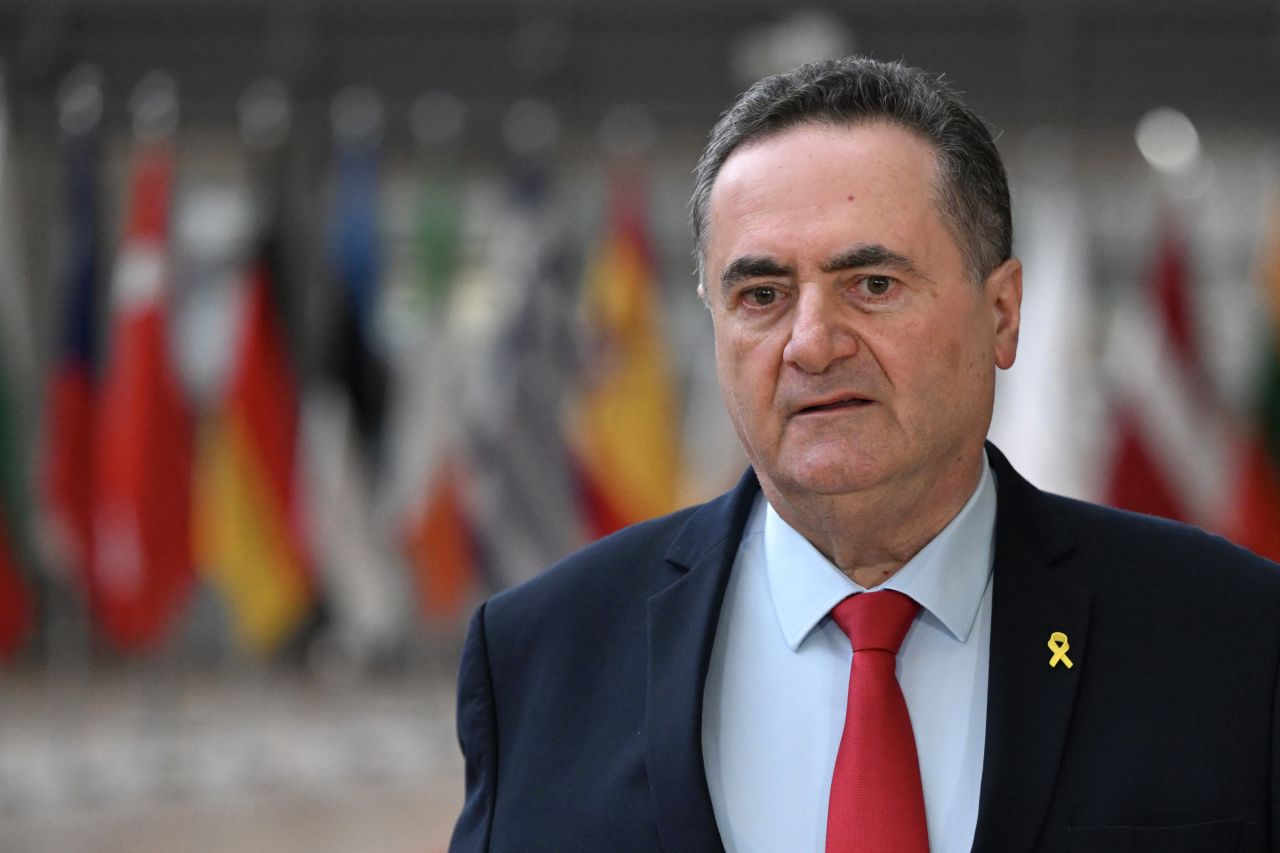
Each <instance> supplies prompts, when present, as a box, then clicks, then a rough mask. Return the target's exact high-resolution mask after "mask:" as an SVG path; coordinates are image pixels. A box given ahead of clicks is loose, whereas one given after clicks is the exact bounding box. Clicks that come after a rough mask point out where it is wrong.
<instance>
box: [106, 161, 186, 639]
mask: <svg viewBox="0 0 1280 853" xmlns="http://www.w3.org/2000/svg"><path fill="white" fill-rule="evenodd" d="M133 169H134V170H133V177H132V185H131V187H130V191H129V195H130V199H129V212H128V216H127V219H126V230H125V234H124V238H123V242H122V245H121V247H120V253H119V256H118V258H117V261H116V268H115V275H114V280H113V281H112V294H111V302H112V304H111V320H110V348H109V354H108V358H107V364H106V371H105V374H104V376H103V382H102V392H101V394H102V396H101V402H100V407H99V410H98V437H97V446H96V449H95V454H94V456H95V460H94V461H95V465H94V473H95V478H94V501H93V503H94V513H93V518H94V538H95V548H96V555H95V556H96V559H95V561H94V567H93V575H92V581H91V591H90V593H91V594H90V600H91V604H92V607H93V611H94V616H95V618H96V621H97V623H98V625H99V626H100V628H101V629H102V630H103V632H104V633H105V634H106V635H107V637H108V638H109V639H110V640H111V641H112V642H113V644H114V645H115V646H116V647H117V648H119V649H120V650H122V651H142V650H145V649H149V648H153V647H155V646H157V645H159V644H160V643H161V642H162V640H163V639H164V637H165V634H166V630H167V629H168V628H169V626H170V625H171V624H172V622H173V620H174V618H175V617H176V616H177V614H178V613H179V611H180V610H181V608H182V607H183V605H184V604H185V603H186V600H187V598H188V595H189V592H190V590H191V585H192V581H193V578H194V574H193V570H192V555H191V530H190V516H191V461H192V425H191V420H190V416H189V413H188V411H187V405H186V401H185V399H184V395H183V390H182V387H181V385H180V383H179V379H178V374H177V367H176V364H175V360H174V357H173V354H172V351H171V348H170V344H169V337H168V336H169V311H170V304H169V302H170V300H169V275H170V272H169V262H168V246H167V242H168V218H169V198H170V188H171V183H172V176H173V153H172V151H171V149H170V147H169V145H168V144H167V143H166V142H163V141H154V140H151V141H143V142H140V143H139V144H138V148H137V150H136V151H135V153H134V164H133Z"/></svg>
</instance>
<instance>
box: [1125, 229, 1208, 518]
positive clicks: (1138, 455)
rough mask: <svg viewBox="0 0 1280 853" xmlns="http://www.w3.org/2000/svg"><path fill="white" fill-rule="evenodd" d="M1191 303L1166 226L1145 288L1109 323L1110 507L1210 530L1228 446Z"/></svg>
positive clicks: (1182, 263)
mask: <svg viewBox="0 0 1280 853" xmlns="http://www.w3.org/2000/svg"><path fill="white" fill-rule="evenodd" d="M1193 300H1194V294H1193V293H1192V290H1191V283H1190V262H1189V260H1188V257H1187V248H1186V245H1185V238H1184V237H1183V236H1182V235H1181V234H1180V233H1179V232H1178V230H1177V229H1176V228H1175V227H1174V225H1173V223H1172V222H1171V221H1166V223H1165V224H1164V226H1163V228H1162V229H1161V234H1160V237H1159V245H1158V247H1157V251H1156V255H1155V258H1154V260H1153V263H1152V267H1151V271H1150V274H1149V277H1148V279H1147V281H1146V284H1145V288H1144V289H1143V290H1142V291H1141V292H1140V293H1138V294H1137V299H1136V300H1130V301H1127V302H1124V303H1122V304H1121V305H1120V306H1119V307H1118V308H1117V310H1116V312H1115V314H1114V315H1113V317H1112V323H1111V328H1110V332H1109V336H1108V342H1107V350H1106V353H1105V356H1104V361H1105V368H1106V374H1107V379H1108V384H1109V387H1110V405H1111V422H1112V423H1111V426H1112V429H1113V435H1112V439H1111V440H1112V451H1111V456H1110V464H1109V467H1108V470H1107V473H1106V483H1105V488H1104V494H1103V498H1104V500H1105V501H1106V502H1107V503H1109V504H1111V505H1112V506H1117V507H1120V508H1122V509H1130V510H1134V511H1137V512H1143V513H1148V514H1151V515H1160V516H1164V517H1166V518H1173V519H1177V520H1180V521H1189V522H1191V523H1194V524H1201V525H1208V524H1211V523H1212V522H1214V521H1216V510H1217V507H1218V506H1220V503H1219V502H1220V500H1221V496H1222V495H1223V487H1224V485H1225V482H1224V476H1225V471H1226V467H1225V465H1226V459H1225V454H1226V451H1227V438H1228V436H1227V433H1226V425H1225V422H1224V420H1223V413H1222V407H1221V404H1220V403H1219V399H1218V394H1217V391H1216V389H1215V388H1214V387H1213V385H1212V383H1211V381H1210V378H1209V375H1208V372H1207V370H1206V367H1205V363H1204V361H1203V360H1202V356H1201V352H1200V347H1199V342H1198V339H1197V334H1196V330H1195V327H1194V318H1195V317H1196V316H1197V314H1196V312H1195V311H1194V309H1193V304H1194V302H1193Z"/></svg>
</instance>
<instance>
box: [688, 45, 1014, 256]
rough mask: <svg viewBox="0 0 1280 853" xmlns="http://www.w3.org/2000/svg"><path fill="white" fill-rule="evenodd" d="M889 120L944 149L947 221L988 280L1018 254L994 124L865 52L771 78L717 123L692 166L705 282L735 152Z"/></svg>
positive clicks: (939, 83) (920, 77)
mask: <svg viewBox="0 0 1280 853" xmlns="http://www.w3.org/2000/svg"><path fill="white" fill-rule="evenodd" d="M872 121H885V122H889V123H892V124H895V125H897V126H899V127H902V128H903V129H905V130H908V131H911V132H913V133H915V134H917V135H918V136H920V138H922V139H923V140H924V141H925V142H928V143H929V144H930V145H932V146H933V148H934V149H935V150H936V151H937V154H938V159H937V164H938V169H937V185H936V186H935V193H936V198H937V202H938V205H939V210H940V211H941V213H942V217H943V221H944V223H945V224H946V226H947V228H948V229H949V230H950V231H951V235H952V237H953V238H954V239H955V240H956V243H957V244H958V245H959V246H960V250H961V252H962V253H963V254H964V258H965V262H966V264H967V265H968V267H969V272H970V275H971V276H972V277H973V279H974V281H976V282H981V281H983V280H985V279H986V277H987V276H988V275H989V274H990V273H991V272H992V270H994V269H995V268H996V267H998V266H999V265H1000V264H1001V263H1003V262H1004V261H1006V260H1008V259H1009V258H1010V257H1011V256H1012V253H1013V222H1012V215H1011V213H1010V208H1009V182H1008V178H1007V177H1006V176H1005V171H1004V164H1003V163H1002V162H1001V160H1000V154H999V152H998V151H997V150H996V146H995V142H994V141H993V140H992V138H991V133H990V131H989V130H988V129H987V126H986V125H985V124H984V123H983V122H982V119H980V118H978V117H977V116H976V115H975V114H974V113H973V112H972V111H971V110H969V108H968V107H966V106H965V105H964V104H963V103H962V102H961V101H960V97H959V95H957V94H956V92H955V90H954V89H952V88H951V86H950V85H949V84H948V83H946V82H944V81H943V80H942V78H941V77H934V76H931V75H929V74H928V73H926V72H925V71H923V70H921V69H919V68H913V67H911V66H909V65H904V64H903V63H901V62H878V61H876V60H874V59H868V58H866V57H860V56H850V57H846V58H844V59H835V60H822V61H819V62H810V63H808V64H805V65H802V66H800V67H799V68H797V69H795V70H794V71H789V72H787V73H786V74H778V75H775V76H773V77H766V78H764V79H763V80H761V81H759V82H758V83H756V84H755V85H754V86H752V87H751V88H750V89H748V90H747V91H746V92H745V93H743V94H742V96H741V97H739V98H738V100H737V101H736V102H735V103H734V104H733V106H731V107H730V108H729V109H728V110H727V111H726V112H725V114H724V115H723V116H721V118H720V121H718V122H717V123H716V126H715V127H714V128H713V129H712V131H711V139H710V140H709V141H708V143H707V147H706V150H704V151H703V152H702V157H701V158H700V159H699V160H698V165H697V168H696V169H694V178H695V185H694V191H693V198H692V200H691V201H690V209H691V212H692V220H693V234H694V239H695V240H696V241H697V255H698V280H699V282H702V281H703V274H704V270H703V264H704V257H705V253H706V229H707V206H708V204H709V203H710V198H711V189H712V186H713V185H714V184H715V181H716V176H717V175H719V174H720V169H721V167H722V166H724V163H725V161H726V160H728V159H729V155H731V154H732V153H733V152H734V151H736V150H737V149H738V148H740V147H741V146H743V145H746V144H748V143H750V142H753V141H756V140H760V139H764V138H766V137H769V136H772V135H774V134H777V133H781V132H783V131H785V130H789V129H791V128H794V127H797V126H799V125H802V124H808V123H821V124H830V125H836V126H852V125H857V124H862V123H866V122H872Z"/></svg>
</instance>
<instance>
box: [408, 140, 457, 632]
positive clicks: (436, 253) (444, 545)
mask: <svg viewBox="0 0 1280 853" xmlns="http://www.w3.org/2000/svg"><path fill="white" fill-rule="evenodd" d="M437 153H438V152H437ZM451 174H453V173H452V171H450V170H447V169H446V168H443V167H442V166H441V165H440V164H437V163H429V164H427V165H426V167H425V168H424V175H423V181H422V184H421V189H420V195H419V199H418V205H417V211H416V216H415V222H414V229H413V238H414V239H413V240H412V241H411V245H412V249H413V251H412V252H411V255H412V260H413V263H412V264H411V270H410V271H409V274H408V276H406V278H407V281H406V283H405V286H404V287H403V288H402V293H401V296H402V299H401V303H402V304H401V305H400V313H401V314H403V315H405V319H406V323H407V325H409V328H408V329H407V331H406V337H407V338H408V339H409V340H408V341H407V343H406V345H405V346H404V347H403V348H402V349H401V351H400V352H399V353H398V357H397V360H396V365H395V374H394V382H395V394H394V406H393V410H392V413H391V417H390V425H389V447H390V451H391V458H392V459H393V460H395V462H394V464H393V465H392V466H391V469H392V470H391V471H390V474H391V477H392V478H393V483H394V485H393V488H392V490H391V493H392V500H393V502H394V505H393V509H392V512H393V513H394V516H395V517H394V520H393V524H394V525H395V528H396V531H397V535H398V537H399V538H400V540H401V542H402V543H403V551H404V554H405V556H406V557H407V559H408V562H409V567H410V569H411V571H412V573H413V576H414V578H415V580H416V586H417V592H418V604H419V609H420V611H421V613H422V615H423V617H424V618H425V619H426V620H427V621H428V623H430V624H434V625H451V624H454V623H456V622H457V620H458V619H459V617H461V616H462V615H463V613H464V610H465V609H466V605H467V604H468V602H469V601H470V597H471V593H472V591H473V590H474V588H475V586H476V572H477V562H476V554H475V548H474V539H473V537H474V533H473V531H472V529H471V520H470V518H469V517H468V513H467V509H466V504H467V497H466V494H467V493H466V489H467V484H468V478H469V465H468V464H467V461H466V459H465V453H464V451H465V444H464V442H463V437H462V423H461V420H460V418H459V417H458V403H459V395H460V391H461V389H460V382H459V379H460V374H461V372H462V370H463V367H464V364H465V360H466V359H467V358H468V357H469V356H470V355H471V354H472V353H471V348H470V347H469V346H468V340H467V337H466V329H464V328H463V327H462V324H461V323H460V322H459V321H458V318H457V316H456V315H457V305H458V302H457V301H456V300H455V299H454V298H453V297H454V290H453V287H454V283H455V281H456V280H457V277H458V267H459V264H458V255H459V251H460V250H459V241H460V236H461V235H460V213H461V198H460V195H461V194H460V192H459V187H458V183H457V181H456V179H454V178H452V177H450V175H451Z"/></svg>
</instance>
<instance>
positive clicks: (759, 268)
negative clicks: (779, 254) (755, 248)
mask: <svg viewBox="0 0 1280 853" xmlns="http://www.w3.org/2000/svg"><path fill="white" fill-rule="evenodd" d="M794 273H795V270H794V269H792V268H791V267H789V266H787V265H786V264H783V263H780V262H778V261H776V260H774V259H773V258H770V257H768V256H767V255H743V256H742V257H740V258H734V259H733V262H732V263H730V264H729V266H727V267H725V268H724V272H722V273H721V274H720V284H721V285H723V286H724V287H726V288H727V287H731V286H733V285H735V284H737V283H738V282H740V281H747V280H749V279H753V278H787V277H788V276H790V275H792V274H794Z"/></svg>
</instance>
